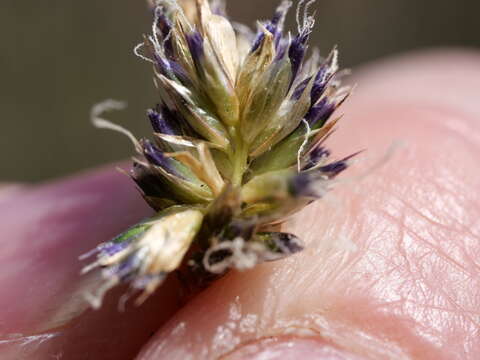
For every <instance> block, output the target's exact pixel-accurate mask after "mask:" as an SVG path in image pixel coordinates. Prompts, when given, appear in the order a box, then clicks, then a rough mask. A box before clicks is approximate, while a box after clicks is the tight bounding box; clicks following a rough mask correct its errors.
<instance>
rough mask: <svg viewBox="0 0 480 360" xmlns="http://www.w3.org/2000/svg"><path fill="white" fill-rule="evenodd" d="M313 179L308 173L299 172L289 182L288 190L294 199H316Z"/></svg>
mask: <svg viewBox="0 0 480 360" xmlns="http://www.w3.org/2000/svg"><path fill="white" fill-rule="evenodd" d="M313 180H314V177H313V176H312V175H311V174H310V173H306V172H301V173H299V174H298V175H296V176H294V177H293V179H292V180H290V184H289V185H290V186H289V190H290V193H291V194H292V195H293V196H294V197H317V192H316V191H315V190H314V189H313V187H312V184H313Z"/></svg>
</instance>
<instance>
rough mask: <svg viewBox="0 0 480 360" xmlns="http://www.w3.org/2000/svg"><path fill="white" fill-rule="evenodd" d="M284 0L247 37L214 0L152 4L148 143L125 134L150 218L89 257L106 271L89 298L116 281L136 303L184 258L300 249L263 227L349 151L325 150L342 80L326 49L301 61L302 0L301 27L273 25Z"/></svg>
mask: <svg viewBox="0 0 480 360" xmlns="http://www.w3.org/2000/svg"><path fill="white" fill-rule="evenodd" d="M291 5H292V3H291V2H290V1H283V2H281V4H280V6H279V7H278V8H277V10H276V12H275V14H274V16H273V18H272V19H271V20H270V21H266V22H263V23H259V24H258V31H257V32H256V33H255V32H253V31H251V30H250V29H249V28H248V27H246V26H243V25H238V24H235V25H233V24H232V23H231V22H230V21H229V20H228V18H227V17H226V14H225V6H224V4H223V3H222V2H221V1H215V2H212V3H209V2H208V1H207V0H196V1H194V0H183V1H180V0H179V1H178V2H177V1H174V0H160V1H156V2H155V3H154V4H152V9H153V13H154V23H153V32H152V34H150V35H149V36H145V37H144V41H143V43H142V44H141V45H139V46H138V47H137V48H136V52H137V54H138V55H139V56H141V57H142V58H144V59H146V60H148V61H149V62H151V63H152V64H153V72H154V83H155V86H156V88H157V91H158V96H159V103H158V104H157V105H156V106H155V107H154V108H153V109H150V110H148V113H147V115H148V118H149V120H150V122H151V125H152V127H153V131H154V134H153V137H152V139H151V140H148V139H142V140H140V141H136V140H135V144H136V149H137V152H138V156H137V157H136V160H135V161H134V164H133V169H132V171H131V177H132V179H133V180H134V181H135V182H136V184H137V185H138V187H139V189H140V190H141V192H142V195H143V197H144V199H145V200H146V201H147V202H148V204H149V205H150V206H151V207H152V208H153V209H154V210H155V211H156V215H155V216H154V217H152V218H151V219H148V220H145V221H144V222H142V223H140V224H137V225H135V226H133V227H131V228H130V229H128V230H127V231H125V232H124V233H123V234H121V235H119V236H118V237H116V238H115V239H113V240H111V241H108V242H106V243H104V244H101V245H100V246H98V247H97V248H96V249H95V250H94V251H93V252H92V253H91V254H89V255H96V261H95V262H94V263H93V264H91V265H89V266H86V267H85V269H84V272H88V271H91V270H93V269H98V268H100V269H101V273H102V276H103V277H104V279H105V283H104V285H103V286H102V287H101V288H100V289H97V290H96V294H95V295H94V296H93V295H91V296H90V300H91V302H92V304H93V305H94V306H99V305H100V304H101V298H102V296H103V294H104V293H105V292H106V291H107V290H109V289H110V288H112V287H114V286H115V285H117V284H120V283H128V284H130V286H131V288H132V291H136V290H138V291H140V292H142V294H141V295H140V297H139V298H138V301H137V302H138V303H141V302H142V301H143V300H145V299H146V298H147V297H148V296H149V295H150V294H151V293H152V292H153V291H155V289H156V288H157V287H158V286H159V285H160V284H161V283H162V281H163V280H164V279H165V277H166V276H167V274H169V273H171V272H173V271H175V270H177V269H178V268H179V267H180V266H181V264H182V263H188V266H189V267H190V271H191V273H193V274H196V276H198V278H199V279H202V278H208V277H209V276H212V277H214V276H217V275H221V274H224V273H225V272H226V271H228V270H229V269H232V268H234V269H239V270H244V269H249V268H252V267H253V266H255V265H256V264H258V263H261V262H264V261H272V260H278V259H281V258H284V257H286V256H289V255H291V254H294V253H296V252H298V251H300V250H302V249H303V245H302V242H301V240H300V239H298V238H297V237H296V236H294V235H292V234H286V233H280V232H276V231H274V230H276V229H277V230H278V224H281V223H282V222H283V221H284V220H285V219H286V218H287V217H288V216H290V215H292V214H293V213H295V212H297V211H298V210H300V209H302V208H303V207H304V206H306V205H307V204H309V203H311V202H312V201H314V200H316V199H319V198H321V197H322V196H323V195H324V194H325V193H326V192H327V191H329V189H330V188H331V185H332V183H333V181H332V180H333V179H334V178H335V177H336V176H337V175H339V174H340V173H341V172H342V171H344V170H345V169H346V168H347V166H348V162H349V160H350V157H349V158H345V159H341V160H336V161H332V160H330V151H329V150H327V149H326V148H325V147H324V140H325V139H326V138H327V137H328V136H329V135H330V134H331V133H332V131H333V130H334V127H335V125H336V122H337V120H336V119H332V114H333V113H334V111H335V109H337V107H338V106H339V105H340V104H341V103H342V102H343V101H344V100H345V99H346V97H347V96H348V94H349V91H350V90H349V88H341V87H340V76H341V75H340V74H341V73H339V71H338V70H339V69H338V64H337V50H336V49H334V50H333V51H332V52H331V53H330V55H328V56H327V57H326V58H321V57H320V56H319V55H318V52H316V51H314V52H313V54H312V56H311V57H310V58H309V59H306V53H307V42H308V39H309V36H310V33H311V31H312V29H313V25H314V20H313V18H312V17H310V16H309V15H308V6H309V5H310V2H309V3H307V4H305V1H300V4H299V9H298V10H297V23H298V33H297V34H295V35H292V34H290V33H288V34H285V33H284V29H283V27H284V22H285V17H286V15H287V12H288V10H289V8H290V7H291ZM302 5H305V11H304V14H303V19H301V16H300V15H301V9H300V8H301V6H302ZM187 260H188V261H187Z"/></svg>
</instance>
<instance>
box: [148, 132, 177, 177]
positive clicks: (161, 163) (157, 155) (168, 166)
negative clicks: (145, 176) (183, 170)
mask: <svg viewBox="0 0 480 360" xmlns="http://www.w3.org/2000/svg"><path fill="white" fill-rule="evenodd" d="M142 147H143V155H144V156H145V158H146V159H147V160H148V162H149V163H151V164H153V165H155V166H158V167H161V168H162V169H164V170H165V171H167V172H169V173H170V174H172V175H178V174H177V171H175V168H174V167H173V165H172V159H170V158H167V157H166V156H165V155H163V152H162V151H161V150H160V149H159V148H158V147H157V146H155V144H153V143H152V142H151V141H150V140H147V139H144V140H142Z"/></svg>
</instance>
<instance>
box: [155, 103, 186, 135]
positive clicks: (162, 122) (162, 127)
mask: <svg viewBox="0 0 480 360" xmlns="http://www.w3.org/2000/svg"><path fill="white" fill-rule="evenodd" d="M147 115H148V118H149V119H150V123H151V124H152V128H153V130H154V131H155V132H156V133H160V134H165V135H180V134H181V132H180V129H179V128H178V121H177V120H176V119H175V117H174V116H173V114H172V113H171V112H170V111H169V110H168V109H167V108H166V107H162V108H160V107H159V106H157V109H155V110H154V109H148V110H147Z"/></svg>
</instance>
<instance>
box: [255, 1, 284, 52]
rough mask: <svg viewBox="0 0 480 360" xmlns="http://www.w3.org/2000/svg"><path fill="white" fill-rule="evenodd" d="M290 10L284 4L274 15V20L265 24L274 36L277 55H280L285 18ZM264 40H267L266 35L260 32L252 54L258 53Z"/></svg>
mask: <svg viewBox="0 0 480 360" xmlns="http://www.w3.org/2000/svg"><path fill="white" fill-rule="evenodd" d="M289 8H290V6H287V4H285V3H282V4H281V5H280V6H279V7H278V8H277V10H276V11H275V13H274V14H273V17H272V19H271V20H270V21H269V22H267V23H266V24H265V28H266V29H267V30H268V31H269V32H270V33H271V34H272V35H273V39H274V43H275V49H276V51H277V54H278V53H279V50H280V45H281V40H282V33H283V23H284V21H285V17H286V15H287V12H288V9H289ZM264 38H265V34H264V33H263V32H259V33H258V34H257V36H256V38H255V40H254V42H253V45H252V49H251V51H250V52H252V53H253V52H255V51H257V49H258V48H259V47H260V45H261V44H262V42H263V39H264Z"/></svg>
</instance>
